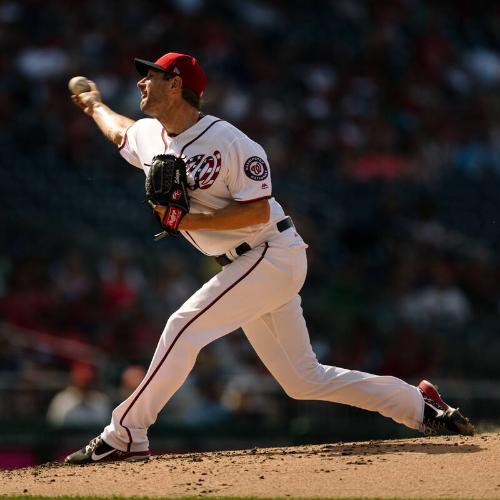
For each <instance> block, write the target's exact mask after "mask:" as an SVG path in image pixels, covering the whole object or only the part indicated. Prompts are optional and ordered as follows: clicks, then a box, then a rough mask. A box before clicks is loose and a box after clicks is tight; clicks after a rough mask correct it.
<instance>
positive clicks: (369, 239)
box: [0, 0, 500, 425]
mask: <svg viewBox="0 0 500 500" xmlns="http://www.w3.org/2000/svg"><path fill="white" fill-rule="evenodd" d="M499 26H500V4H498V3H497V2H493V1H492V2H470V1H468V0H456V1H440V2H432V1H430V0H427V1H425V0H399V1H397V0H396V1H385V0H377V1H369V0H331V1H323V2H318V3H317V4H311V3H308V4H305V3H304V2H299V1H286V0H274V1H273V0H269V1H253V0H248V1H244V2H232V1H230V0H168V1H167V0H165V1H152V0H149V1H141V2H137V1H132V0H121V1H120V2H117V1H109V2H108V1H107V2H102V1H100V0H86V1H85V2H83V1H78V0H73V1H71V2H69V1H63V0H59V1H57V0H47V1H46V2H43V3H40V2H36V1H34V0H26V1H22V2H21V1H19V0H17V1H16V0H5V1H3V2H1V3H0V40H1V44H2V52H1V54H0V88H1V89H2V92H0V146H1V147H2V152H3V157H4V160H5V161H4V162H2V166H1V169H0V195H1V199H2V213H1V215H0V218H1V223H2V226H3V227H4V229H5V231H4V232H3V234H1V236H0V251H1V253H0V315H1V321H2V323H1V325H0V394H5V397H3V396H2V398H1V402H0V405H1V406H0V418H2V417H4V418H7V417H9V418H12V417H18V416H21V417H30V416H34V415H39V414H40V413H41V412H44V413H45V414H46V415H47V418H48V419H49V420H50V421H51V422H52V423H53V424H54V425H63V424H65V423H68V424H75V423H78V422H82V421H86V422H88V421H90V420H92V419H93V418H94V419H95V421H106V420H107V417H108V416H109V411H110V408H112V407H113V405H114V404H116V402H117V401H120V400H121V399H122V398H123V397H124V396H125V395H126V394H128V393H130V392H131V391H132V390H133V388H134V387H135V385H136V384H137V383H138V381H139V380H140V378H141V377H142V374H143V373H144V370H145V369H146V368H147V363H148V361H149V358H150V356H151V354H152V352H153V349H154V347H155V344H156V341H157V339H158V338H159V335H160V334H161V331H162V329H163V325H164V324H165V322H166V319H167V318H168V316H169V314H170V313H172V312H173V311H174V310H175V309H176V307H178V306H179V305H180V304H181V303H182V301H183V300H185V299H186V298H187V297H189V295H190V294H191V293H192V292H194V291H195V290H196V289H197V288H198V287H199V285H200V284H201V283H202V282H203V281H204V280H206V279H208V277H210V276H211V275H213V274H214V273H215V272H217V266H216V264H215V263H214V262H213V261H211V260H210V259H203V258H201V257H200V256H197V255H196V254H195V252H194V251H192V250H189V249H188V248H187V247H188V245H187V243H181V242H177V241H175V242H171V241H168V242H166V243H165V242H162V243H161V244H153V243H151V241H150V236H151V233H152V231H154V225H153V224H152V222H150V221H149V219H148V211H147V210H146V209H145V208H144V207H143V206H141V201H142V200H141V196H143V195H142V186H143V184H142V183H143V178H142V177H141V175H140V172H138V171H135V169H132V168H129V167H128V166H127V165H125V163H124V161H123V160H121V159H120V158H119V155H118V154H117V153H116V151H115V148H114V147H113V145H111V144H109V143H106V141H105V140H104V139H103V138H102V137H101V136H100V134H99V132H98V131H97V130H96V127H95V126H94V125H93V123H92V121H91V120H89V118H88V117H86V116H85V115H83V114H82V113H81V112H80V111H79V110H78V109H76V108H75V107H74V106H73V105H72V103H71V101H70V99H69V96H68V92H67V89H66V82H67V80H68V79H69V78H70V77H71V76H74V75H75V74H83V75H86V76H88V77H89V78H91V79H93V80H95V81H96V83H97V84H98V86H99V87H100V89H101V90H102V94H103V97H104V99H105V101H106V102H107V103H109V104H110V105H111V106H112V107H113V108H114V109H116V110H117V111H119V112H120V113H122V114H126V115H128V116H131V117H133V118H139V117H141V114H140V111H139V108H138V91H137V89H136V86H135V84H136V81H137V75H136V74H135V69H134V66H133V58H134V57H141V58H145V59H150V60H154V59H156V58H157V57H159V56H160V55H161V54H163V53H164V52H167V51H179V52H188V53H192V54H194V55H196V56H197V57H198V59H199V60H200V62H201V63H202V65H203V66H204V68H205V69H206V71H207V73H208V76H209V86H208V89H207V92H206V95H205V96H204V110H205V112H207V113H210V114H214V115H217V116H220V117H222V118H224V119H227V120H228V121H231V122H232V123H234V124H235V125H237V126H238V127H240V128H241V129H242V130H244V131H245V132H246V133H247V134H248V135H250V136H251V137H252V138H254V139H255V140H257V141H258V142H259V143H261V144H262V145H263V146H264V148H265V149H266V151H267V153H268V157H269V159H270V163H271V168H272V174H273V187H274V192H275V194H276V196H277V198H278V200H279V201H280V202H282V203H283V205H284V206H285V208H286V210H287V212H288V213H290V214H291V215H292V216H293V218H294V221H295V223H296V225H297V227H298V229H299V231H300V232H301V233H302V234H303V236H304V239H305V240H306V241H307V242H308V243H309V244H310V248H309V260H310V274H309V279H308V281H307V282H306V287H305V289H304V292H303V301H304V306H305V315H306V319H307V321H308V324H309V326H310V332H311V337H312V342H313V346H314V348H315V350H316V351H317V354H318V357H319V359H320V360H321V361H322V362H324V363H327V364H334V365H337V366H345V367H348V368H353V369H360V370H365V371H371V372H376V373H380V374H391V375H396V376H399V377H403V378H405V379H407V380H409V381H415V380H417V379H419V378H420V377H421V376H423V375H425V376H429V377H430V376H435V377H438V378H439V377H440V378H456V379H459V378H465V377H467V378H477V379H480V378H496V377H498V374H499V372H498V363H497V359H498V356H499V355H500V338H499V336H498V331H499V326H500V279H499V278H500V265H499V261H498V257H497V253H498V252H497V250H498V246H499V243H500V239H499V235H500V233H499V231H498V228H497V224H496V221H497V214H498V211H499V208H500V207H499V205H498V193H500V92H499V90H500V29H499ZM283 398H284V396H283V394H282V393H281V392H280V389H279V388H278V386H277V385H276V383H275V382H274V381H273V380H272V379H271V378H270V377H269V375H267V373H266V371H265V369H264V368H263V366H262V365H261V363H260V361H259V360H258V359H257V358H256V356H255V355H254V354H253V353H252V351H251V349H250V347H249V346H248V344H247V343H246V341H245V339H244V337H243V335H242V333H241V332H239V333H235V334H233V335H230V336H228V337H227V338H224V339H221V340H220V341H218V342H216V343H214V344H213V345H211V346H209V347H207V348H206V349H205V350H204V351H203V352H202V353H201V355H200V357H199V360H198V363H197V366H196V368H195V370H194V372H193V374H192V375H191V376H190V378H189V379H188V382H187V384H186V385H185V387H184V388H183V389H181V391H180V392H179V393H178V394H177V395H176V396H175V397H174V400H173V401H172V404H170V405H169V406H168V407H167V408H168V409H167V410H166V411H165V415H164V417H163V418H166V419H169V418H172V419H175V418H179V419H181V420H182V421H184V422H189V423H192V424H194V425H196V424H203V423H211V422H223V421H224V420H225V419H227V418H229V417H230V416H231V415H240V416H248V417H250V418H253V417H258V418H260V417H264V418H269V419H271V420H272V419H278V418H283V417H284V415H282V414H280V411H281V410H280V406H279V405H280V404H281V403H279V402H280V401H282V399H283Z"/></svg>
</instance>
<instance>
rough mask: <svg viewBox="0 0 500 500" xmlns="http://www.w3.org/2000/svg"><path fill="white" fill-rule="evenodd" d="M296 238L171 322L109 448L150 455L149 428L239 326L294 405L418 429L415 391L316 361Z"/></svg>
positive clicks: (111, 430) (281, 240) (226, 278)
mask: <svg viewBox="0 0 500 500" xmlns="http://www.w3.org/2000/svg"><path fill="white" fill-rule="evenodd" d="M293 236H294V231H293V230H288V231H285V232H284V233H281V234H279V235H278V236H277V237H276V238H273V239H272V240H271V241H270V242H269V243H265V244H262V245H261V246H258V247H256V248H254V249H252V250H251V251H250V252H248V253H246V254H244V255H242V256H241V257H239V258H238V259H236V260H235V261H234V262H233V263H231V264H230V265H228V266H226V267H224V268H223V270H222V271H221V272H220V273H219V274H217V275H216V276H214V277H213V278H212V279H211V280H210V281H208V282H207V283H205V285H204V286H203V287H202V288H201V289H200V290H198V291H197V292H196V293H195V294H194V295H193V296H192V297H191V298H190V299H188V300H187V302H185V303H184V304H183V305H182V307H181V308H180V309H179V310H178V311H176V312H175V313H174V314H173V315H172V316H171V317H170V318H169V320H168V322H167V324H166V327H165V330H164V331H163V334H162V336H161V338H160V341H159V343H158V346H157V348H156V352H155V354H154V356H153V359H152V361H151V365H150V367H149V369H148V372H147V374H146V376H145V378H144V380H143V381H142V382H141V384H140V385H139V387H138V388H137V389H136V390H135V391H134V393H133V394H132V395H131V396H130V397H129V398H128V399H126V400H125V401H124V402H123V403H121V404H120V405H119V406H118V407H117V408H116V409H115V410H114V411H113V415H112V419H111V423H110V424H109V425H108V426H107V427H106V428H105V429H104V432H103V434H102V437H103V439H104V440H105V441H106V442H107V443H108V444H109V445H111V446H113V447H115V448H117V449H120V450H122V451H127V450H128V451H143V450H146V449H149V442H148V437H147V430H148V427H149V426H150V425H152V424H153V423H154V422H155V421H156V418H157V415H158V413H159V412H160V410H161V409H162V408H163V406H164V405H165V404H166V403H167V402H168V400H169V399H170V398H171V397H172V395H173V394H174V393H175V392H176V391H177V389H179V387H181V385H182V384H183V382H184V381H185V380H186V378H187V376H188V375H189V373H190V371H191V369H192V368H193V366H194V363H195V361H196V357H197V355H198V353H199V352H200V350H201V349H202V348H203V347H204V346H206V345H207V344H209V343H210V342H212V341H214V340H216V339H218V338H219V337H222V336H223V335H226V334H228V333H230V332H232V331H234V330H236V329H237V328H238V327H240V326H242V327H243V330H244V332H245V334H246V336H247V337H248V340H249V341H250V343H251V345H252V347H253V348H254V349H255V351H256V353H257V354H258V356H259V357H260V359H261V360H262V361H263V363H264V364H265V365H266V367H267V368H268V370H269V371H270V372H271V374H272V375H273V376H274V377H275V378H276V380H277V381H278V382H279V383H280V384H281V386H282V387H283V389H284V390H285V392H286V393H287V394H288V395H289V396H291V397H292V398H296V399H310V400H323V401H331V402H333V403H343V404H348V405H351V406H356V407H359V408H364V409H366V410H372V411H377V412H379V413H381V414H382V415H384V416H386V417H390V418H392V419H393V420H395V421H396V422H399V423H401V424H404V425H406V426H408V427H411V428H413V429H419V428H420V427H421V423H422V419H423V411H424V402H423V399H422V397H421V395H420V393H419V391H418V389H417V388H416V387H414V386H412V385H409V384H407V383H406V382H403V381H402V380H400V379H398V378H395V377H390V376H376V375H371V374H368V373H363V372H359V371H353V370H346V369H344V368H337V367H333V366H326V365H322V364H320V363H319V362H318V360H317V359H316V355H315V354H314V352H313V350H312V348H311V344H310V341H309V334H308V331H307V327H306V324H305V321H304V317H303V315H302V308H301V305H300V303H301V301H300V297H299V295H298V293H299V291H300V289H301V288H302V285H303V283H304V280H305V276H306V272H307V260H306V254H305V249H304V248H303V246H292V245H293V244H294V239H293Z"/></svg>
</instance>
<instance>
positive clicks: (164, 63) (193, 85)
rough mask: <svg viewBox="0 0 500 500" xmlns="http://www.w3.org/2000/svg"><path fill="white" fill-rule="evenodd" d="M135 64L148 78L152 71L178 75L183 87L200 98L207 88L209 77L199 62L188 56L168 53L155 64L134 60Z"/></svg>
mask: <svg viewBox="0 0 500 500" xmlns="http://www.w3.org/2000/svg"><path fill="white" fill-rule="evenodd" d="M134 62H135V67H136V68H137V71H138V72H139V74H140V75H142V76H146V75H147V74H148V70H150V69H156V70H158V71H163V72H164V73H176V74H177V75H179V76H180V77H181V78H182V85H183V87H186V88H187V89H189V90H192V91H193V92H194V93H195V94H197V95H198V96H200V97H201V96H202V95H203V91H204V90H205V87H206V86H207V75H205V72H204V71H203V69H202V68H201V66H200V64H199V62H198V61H197V60H196V59H195V58H194V57H193V56H188V55H187V54H178V53H177V52H168V53H167V54H164V55H162V56H161V57H160V58H159V59H157V60H156V61H155V62H150V61H145V60H144V59H137V58H135V59H134Z"/></svg>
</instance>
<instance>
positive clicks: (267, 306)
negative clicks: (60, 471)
mask: <svg viewBox="0 0 500 500" xmlns="http://www.w3.org/2000/svg"><path fill="white" fill-rule="evenodd" d="M135 65H136V68H137V70H138V72H139V74H140V75H141V79H140V80H139V82H138V84H137V86H138V88H139V91H140V107H141V110H142V111H143V112H144V113H145V114H146V115H148V116H149V117H150V118H144V119H141V120H138V121H133V120H131V119H129V118H127V117H125V116H123V115H120V114H117V113H115V112H114V111H113V110H111V109H110V108H109V107H108V106H106V105H105V104H104V103H103V102H102V99H101V95H100V93H99V90H98V89H97V87H96V85H95V84H94V83H93V82H89V85H90V90H89V91H85V92H82V93H80V94H78V95H73V96H72V99H73V101H74V102H75V104H77V105H78V106H79V107H80V108H81V109H82V110H83V111H84V112H85V113H86V114H87V115H89V116H90V117H91V118H92V119H93V120H94V121H95V123H96V124H97V126H98V127H99V129H100V130H101V131H102V133H103V134H104V135H105V136H106V137H107V138H108V139H109V140H110V141H111V142H113V143H114V144H116V146H117V147H118V149H119V152H120V154H121V155H122V156H123V158H125V160H127V162H129V163H130V164H131V165H133V166H135V167H137V168H139V169H142V170H143V171H144V173H145V175H146V183H145V185H146V196H147V199H148V202H149V204H150V205H151V208H152V211H153V213H154V215H155V217H156V218H157V220H158V225H159V233H158V235H157V236H156V238H157V239H159V238H162V237H164V236H167V237H169V236H176V235H179V234H180V235H182V236H183V237H184V238H186V240H187V241H188V242H189V243H191V244H192V245H193V246H194V247H195V248H196V249H198V250H199V251H200V252H202V253H204V254H205V255H207V256H210V257H211V258H215V259H216V260H217V261H218V262H219V263H220V264H221V266H222V269H221V271H220V272H219V273H218V274H217V275H216V276H214V277H213V278H212V279H210V280H209V281H208V282H207V283H205V284H204V285H203V286H202V287H201V288H200V289H199V290H198V291H197V292H196V293H195V294H194V295H193V296H192V297H191V298H189V299H188V300H187V301H186V302H185V303H184V304H183V305H182V306H181V307H180V308H179V309H178V310H177V311H176V312H175V313H174V314H172V316H171V317H170V318H169V319H168V321H167V324H166V326H165V329H164V330H163V333H162V334H161V337H160V339H159V342H158V346H157V348H156V351H155V353H154V356H153V359H152V361H151V365H150V366H149V369H148V371H147V374H146V376H145V378H144V380H143V381H142V382H141V384H140V385H139V387H137V389H136V390H135V392H134V393H133V394H132V395H131V396H130V397H129V398H128V399H126V400H125V401H124V402H123V403H121V404H120V405H119V406H118V407H117V408H115V410H114V411H113V413H112V417H111V422H110V424H109V425H108V426H107V427H106V428H105V429H104V431H103V432H102V434H101V435H99V436H97V437H96V438H94V439H92V440H91V441H90V443H89V444H88V445H86V446H85V447H84V448H82V449H81V450H79V451H76V452H75V453H73V454H71V455H69V456H68V457H67V458H66V462H67V463H70V464H86V463H93V462H104V461H110V460H128V461H132V460H144V459H147V458H148V457H149V454H150V452H149V441H148V436H147V432H148V428H149V426H150V425H152V424H153V423H154V422H155V420H156V418H157V415H158V413H159V412H160V410H161V409H162V408H163V407H164V406H165V404H166V403H167V402H168V400H169V399H170V398H171V397H172V395H173V394H174V393H175V392H176V391H177V389H179V387H181V385H182V384H183V382H184V381H185V380H186V378H187V376H188V374H189V372H190V371H191V369H192V368H193V366H194V363H195V361H196V357H197V355H198V353H199V352H200V350H201V349H202V348H203V347H204V346H206V345H207V344H209V343H210V342H212V341H214V340H216V339H218V338H219V337H221V336H223V335H227V334H228V333H230V332H232V331H234V330H236V329H237V328H238V327H242V329H243V331H244V332H245V335H246V336H247V338H248V340H249V342H250V344H251V345H252V347H253V348H254V349H255V351H256V353H257V354H258V356H259V357H260V359H261V360H262V362H263V363H264V364H265V366H266V367H267V369H268V370H269V371H270V372H271V374H272V375H273V376H274V377H275V378H276V380H277V381H278V382H279V383H280V384H281V386H282V387H283V389H284V391H285V392H286V393H287V394H288V395H289V396H290V397H292V398H295V399H313V400H323V401H330V402H332V403H342V404H347V405H352V406H356V407H359V408H364V409H366V410H371V411H376V412H379V413H380V414H382V415H384V416H386V417H389V418H392V419H393V420H395V421H396V422H399V423H401V424H404V425H406V426H408V427H411V428H413V429H419V430H421V431H423V432H436V431H440V430H449V431H453V432H457V433H460V434H466V435H471V434H472V433H473V431H474V428H473V426H472V425H471V424H470V422H469V420H468V419H467V418H465V417H463V416H462V415H461V414H460V412H459V411H458V410H457V409H456V408H453V407H451V406H449V405H447V404H446V403H445V402H444V401H443V400H442V398H441V397H440V395H439V393H438V392H437V389H436V387H435V386H433V385H432V384H431V383H429V382H427V381H425V380H424V381H422V382H421V383H420V384H419V386H418V387H415V386H412V385H409V384H407V383H406V382H403V381H402V380H400V379H397V378H395V377H391V376H377V375H371V374H368V373H363V372H359V371H353V370H348V369H345V368H339V367H335V366H326V365H323V364H321V363H320V362H319V361H318V360H317V358H316V355H315V354H314V352H313V350H312V348H311V344H310V341H309V334H308V331H307V327H306V323H305V321H304V317H303V315H302V308H301V299H300V296H299V292H300V289H301V287H302V285H303V284H304V280H305V278H306V272H307V259H306V248H307V245H306V243H304V241H303V240H302V238H301V237H300V235H299V233H298V232H297V229H296V228H295V227H294V224H293V222H292V220H291V219H290V217H288V216H287V215H286V214H285V213H284V211H283V209H282V207H281V206H280V204H279V203H278V202H277V201H276V200H275V199H274V198H273V196H272V182H271V171H270V167H269V162H268V160H267V157H266V153H265V151H264V150H263V148H262V147H261V146H260V145H259V144H257V143H256V142H254V141H253V140H252V139H250V138H249V137H248V136H246V135H245V134H244V133H243V132H242V131H241V130H239V129H237V128H236V127H235V126H233V125H231V124H230V123H228V122H227V121H225V120H223V119H220V118H217V117H215V116H210V115H204V114H203V113H201V112H200V98H201V96H202V95H203V92H204V90H205V87H206V85H207V77H206V75H205V73H204V71H203V69H202V68H201V66H200V64H199V63H198V61H197V60H196V59H195V58H194V57H192V56H189V55H186V54H178V53H167V54H165V55H163V56H161V57H160V58H159V59H158V60H157V61H155V62H149V61H145V60H142V59H135Z"/></svg>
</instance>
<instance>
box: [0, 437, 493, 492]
mask: <svg viewBox="0 0 500 500" xmlns="http://www.w3.org/2000/svg"><path fill="white" fill-rule="evenodd" d="M15 494H29V495H52V496H57V495H96V496H105V495H109V496H113V495H120V496H125V497H126V496H134V495H144V496H196V495H202V496H259V497H272V496H283V497H284V496H293V497H296V496H300V497H346V496H347V497H366V496H368V497H407V498H408V497H419V498H423V497H432V498H437V497H448V498H500V433H489V434H482V435H479V436H475V437H472V438H463V437H447V436H442V437H432V438H419V439H403V440H394V441H369V442H357V443H335V444H326V445H317V446H300V447H292V448H261V449H253V450H243V451H230V452H212V453H196V454H188V455H164V456H157V457H154V458H152V459H151V460H150V461H148V462H143V463H136V464H128V463H109V464H96V465H89V466H80V467H75V466H73V467H72V466H64V465H60V464H47V465H43V466H38V467H32V468H28V469H18V470H14V471H0V495H7V496H8V495H15Z"/></svg>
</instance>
